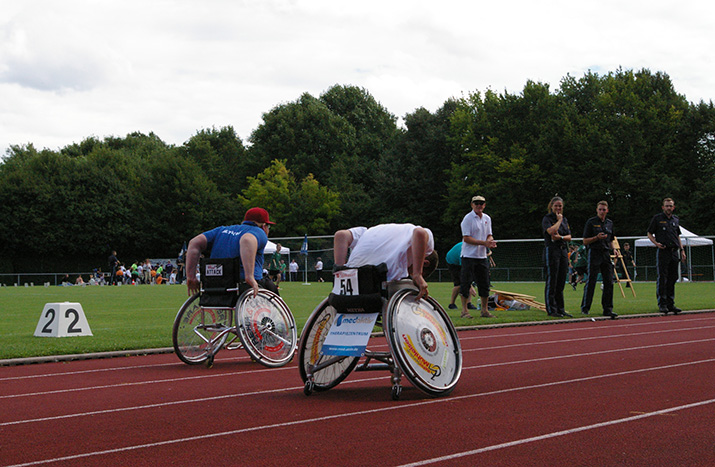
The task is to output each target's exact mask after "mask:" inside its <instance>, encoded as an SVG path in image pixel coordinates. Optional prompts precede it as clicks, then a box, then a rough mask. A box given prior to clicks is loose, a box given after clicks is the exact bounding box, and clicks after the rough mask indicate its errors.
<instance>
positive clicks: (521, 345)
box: [460, 326, 715, 352]
mask: <svg viewBox="0 0 715 467" xmlns="http://www.w3.org/2000/svg"><path fill="white" fill-rule="evenodd" d="M711 328H715V326H698V327H696V328H682V329H663V330H659V331H645V332H632V333H627V334H609V335H607V336H590V337H574V338H572V339H559V340H553V341H543V342H541V341H538V342H521V343H519V344H506V345H494V346H491V347H477V348H475V349H466V350H465V349H462V352H475V351H479V350H495V349H508V348H511V347H524V346H527V345H551V344H561V343H567V342H583V341H589V340H598V339H615V338H619V337H634V336H647V335H652V334H664V333H671V332H678V331H699V330H701V329H711ZM461 342H462V340H461V339H460V343H461Z"/></svg>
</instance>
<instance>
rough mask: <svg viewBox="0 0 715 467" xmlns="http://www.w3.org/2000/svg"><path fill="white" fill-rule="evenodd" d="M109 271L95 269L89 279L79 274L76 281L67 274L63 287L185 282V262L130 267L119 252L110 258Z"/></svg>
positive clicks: (147, 260) (135, 263) (63, 279)
mask: <svg viewBox="0 0 715 467" xmlns="http://www.w3.org/2000/svg"><path fill="white" fill-rule="evenodd" d="M108 263H109V271H108V272H103V271H102V268H95V269H94V271H92V273H91V274H89V275H88V277H87V279H86V280H85V277H83V275H82V274H79V275H78V276H77V277H76V278H74V280H73V279H72V278H71V277H70V275H69V274H65V275H64V276H63V277H62V279H61V280H60V283H61V285H63V286H70V285H80V286H83V285H139V284H157V285H161V284H181V283H183V281H184V277H183V275H184V270H183V262H182V261H177V265H174V264H173V263H172V262H171V261H166V262H165V263H161V262H158V263H154V264H152V262H151V260H149V259H145V260H144V261H139V260H137V261H134V262H133V263H132V264H131V265H130V266H129V267H127V266H126V265H125V264H124V263H123V262H121V261H119V259H118V258H117V252H116V251H112V254H111V255H110V256H109V260H108Z"/></svg>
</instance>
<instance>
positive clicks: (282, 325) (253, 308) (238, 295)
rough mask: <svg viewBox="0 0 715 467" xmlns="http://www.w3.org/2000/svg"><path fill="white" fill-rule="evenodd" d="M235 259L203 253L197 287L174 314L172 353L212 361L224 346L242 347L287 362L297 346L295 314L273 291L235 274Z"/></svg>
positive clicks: (271, 361) (272, 363)
mask: <svg viewBox="0 0 715 467" xmlns="http://www.w3.org/2000/svg"><path fill="white" fill-rule="evenodd" d="M239 267H240V260H239V259H237V258H236V259H233V258H229V259H202V260H201V261H200V271H201V291H200V292H199V293H198V294H195V295H193V296H192V297H190V298H189V299H188V300H186V302H185V303H184V304H183V306H182V307H181V309H179V312H178V313H177V315H176V319H175V320H174V326H173V332H172V338H173V343H174V351H175V352H176V355H177V356H178V357H179V359H181V361H183V362H184V363H187V364H189V365H197V364H202V363H204V364H206V366H207V367H209V368H210V367H211V366H212V365H213V361H214V357H215V356H216V354H217V353H218V352H219V351H220V350H221V349H223V348H226V349H239V348H244V349H245V350H246V352H248V355H250V357H251V358H252V359H253V360H255V361H257V362H259V363H261V364H263V365H265V366H267V367H279V366H283V365H285V364H286V363H288V362H290V361H291V360H292V358H293V355H294V354H295V349H296V347H297V341H298V338H297V330H296V325H295V319H294V318H293V314H292V313H291V312H290V309H289V308H288V306H287V305H286V303H285V302H284V301H283V299H281V298H280V296H278V295H277V294H275V293H273V292H271V291H269V290H266V289H259V291H258V295H257V296H256V297H255V298H254V297H253V289H251V288H250V287H249V286H248V284H246V283H245V282H241V281H240V280H239Z"/></svg>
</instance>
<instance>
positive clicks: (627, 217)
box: [0, 69, 715, 272]
mask: <svg viewBox="0 0 715 467" xmlns="http://www.w3.org/2000/svg"><path fill="white" fill-rule="evenodd" d="M474 194H481V195H483V196H485V197H486V199H487V207H486V210H485V212H487V213H489V214H490V215H491V216H492V219H493V222H494V229H495V237H496V238H497V239H505V238H534V237H539V236H540V235H541V232H540V225H541V218H542V217H543V215H544V213H545V211H546V205H547V203H548V201H549V199H550V198H551V197H552V196H554V195H556V194H558V195H559V196H561V197H563V198H564V200H565V210H564V211H565V215H566V217H567V218H568V219H569V221H570V223H571V226H572V229H573V231H574V235H575V236H580V234H581V231H582V228H583V225H584V223H585V221H586V220H587V219H588V218H589V217H591V216H593V215H595V206H596V203H597V202H598V201H599V200H601V199H604V200H606V201H608V202H609V204H610V209H611V213H610V217H611V218H612V219H613V220H614V222H615V226H616V234H617V235H620V236H626V235H643V234H644V232H645V229H646V227H647V224H648V220H649V219H650V217H652V216H653V214H655V213H657V212H658V211H659V209H660V202H661V200H662V199H663V198H664V197H665V196H669V197H672V198H674V199H675V201H676V212H677V214H678V215H679V216H680V217H681V219H682V223H683V224H684V225H685V226H687V227H688V228H689V229H690V230H693V231H695V232H697V233H700V234H713V233H715V219H713V216H712V212H713V206H715V109H714V108H713V103H712V101H710V102H708V103H705V102H703V101H701V102H699V103H690V102H688V100H687V99H686V97H685V96H683V95H680V94H678V93H677V92H676V90H675V89H674V86H673V83H672V82H671V80H670V78H669V77H668V75H667V74H665V73H662V72H657V73H652V72H651V71H649V70H647V69H644V70H640V71H637V72H634V71H632V70H622V69H618V70H616V71H613V72H610V73H608V74H605V75H598V74H595V73H591V72H589V73H586V74H585V75H584V76H582V77H580V78H575V77H572V76H569V75H567V76H566V77H564V78H563V79H562V80H561V82H560V86H559V87H558V89H556V90H553V91H552V90H551V89H550V87H549V85H548V84H544V83H538V82H532V81H528V82H527V83H526V84H525V85H524V88H523V90H522V91H521V92H520V93H518V94H512V93H509V92H503V93H497V92H494V91H492V90H487V91H486V92H483V93H482V92H476V91H475V92H470V93H466V94H465V95H463V96H462V97H459V98H451V99H449V100H447V101H446V102H444V104H443V105H442V107H440V108H439V109H437V110H436V111H434V112H430V111H428V110H426V109H424V108H418V109H416V110H415V111H414V112H412V113H409V114H407V115H405V116H404V127H401V126H399V125H398V124H397V117H396V116H395V115H393V114H391V113H390V112H389V111H388V110H387V109H386V108H385V107H383V106H382V105H381V104H380V103H378V102H377V101H376V100H375V99H374V97H373V96H372V95H370V93H369V92H368V91H367V90H365V89H363V88H359V87H355V86H343V85H335V86H333V87H331V88H330V89H328V90H327V91H325V92H324V93H323V94H321V95H320V96H318V97H315V96H312V95H310V94H308V93H305V94H303V95H302V96H300V97H299V98H298V99H296V100H295V101H293V102H289V103H284V104H280V105H278V106H276V107H274V108H273V109H271V110H270V111H268V112H267V113H265V114H264V116H263V121H262V123H261V124H260V125H259V126H258V128H256V130H254V131H253V133H252V134H251V135H250V137H249V138H248V140H247V142H246V143H244V141H243V140H242V139H241V138H240V137H239V135H237V134H236V132H235V131H234V129H233V128H232V127H230V126H227V127H223V128H211V129H202V130H199V131H197V133H196V134H195V135H193V136H192V137H191V138H189V139H188V140H187V141H186V142H185V143H184V144H182V145H180V146H176V145H169V144H166V143H165V142H163V141H162V140H161V139H160V138H159V137H158V136H157V135H155V134H154V133H150V134H148V135H146V134H142V133H132V134H129V135H126V136H125V137H123V138H120V137H113V136H112V137H105V138H103V139H100V138H97V137H88V138H86V139H84V140H83V141H81V142H79V143H74V144H71V145H69V146H66V147H64V148H62V149H59V150H56V151H55V150H49V149H43V150H37V149H36V148H35V147H34V146H33V145H32V144H27V145H22V146H12V147H11V148H10V149H9V150H8V151H7V153H6V154H5V157H4V158H3V160H2V161H1V162H0V198H1V199H2V201H3V202H2V203H0V215H2V219H3V220H2V222H0V238H2V239H3V242H2V244H1V245H0V272H21V271H29V270H32V271H43V270H64V269H68V268H71V267H73V266H74V267H85V265H88V264H90V263H92V262H93V263H94V264H96V262H97V261H100V262H101V263H100V264H103V263H104V262H106V257H107V255H108V254H109V251H110V250H117V251H119V252H122V253H121V255H120V256H123V257H124V258H125V259H126V260H128V261H131V260H134V259H140V258H143V257H147V256H149V257H174V256H176V254H177V252H178V250H179V249H180V247H181V245H182V244H183V243H184V241H186V240H187V239H189V238H191V237H193V236H194V235H196V234H197V233H200V232H202V231H204V230H208V229H210V228H212V227H215V226H217V225H222V224H231V223H236V222H238V221H240V220H241V219H242V216H243V213H244V212H245V210H246V209H247V208H249V207H251V206H255V205H258V206H263V207H265V208H266V209H268V210H269V212H270V213H271V217H272V218H274V219H275V221H276V222H277V224H276V225H275V227H274V228H273V229H272V232H271V235H272V236H274V237H283V236H302V235H303V234H305V233H308V234H309V235H324V234H331V233H333V232H334V231H335V230H337V229H339V228H344V227H347V226H355V225H366V226H369V225H374V224H377V223H381V222H411V223H415V224H419V225H423V226H425V227H429V228H431V229H432V230H433V232H434V234H435V238H436V241H437V247H438V249H439V250H440V251H444V252H446V251H447V250H448V249H449V248H450V247H451V246H452V245H453V244H454V243H456V242H457V241H459V240H460V230H459V223H460V221H461V219H462V217H463V216H464V214H466V213H467V212H468V211H469V209H470V206H469V200H470V199H471V196H472V195H474Z"/></svg>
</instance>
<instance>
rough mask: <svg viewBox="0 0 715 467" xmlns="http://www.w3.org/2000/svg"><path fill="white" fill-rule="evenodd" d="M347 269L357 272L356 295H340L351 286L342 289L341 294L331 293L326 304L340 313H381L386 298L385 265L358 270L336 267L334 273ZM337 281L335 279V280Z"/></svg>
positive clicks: (350, 288) (364, 267)
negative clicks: (357, 292)
mask: <svg viewBox="0 0 715 467" xmlns="http://www.w3.org/2000/svg"><path fill="white" fill-rule="evenodd" d="M347 269H357V271H358V274H357V276H358V284H357V285H358V291H359V294H357V295H349V294H345V293H342V292H344V291H350V290H352V289H353V287H352V286H350V285H348V287H342V288H341V293H340V294H336V293H334V292H331V293H330V295H329V296H328V303H329V304H330V306H332V307H333V308H335V309H336V310H337V311H338V312H340V313H379V312H381V311H382V308H383V305H384V299H386V298H387V265H386V264H385V263H381V264H379V265H377V266H372V265H368V266H360V267H359V268H348V267H345V266H338V267H336V268H335V272H338V271H344V270H347ZM335 280H336V281H337V280H338V279H337V277H336V279H335Z"/></svg>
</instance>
